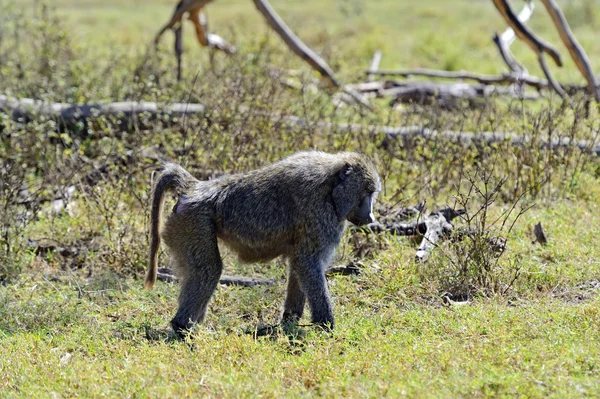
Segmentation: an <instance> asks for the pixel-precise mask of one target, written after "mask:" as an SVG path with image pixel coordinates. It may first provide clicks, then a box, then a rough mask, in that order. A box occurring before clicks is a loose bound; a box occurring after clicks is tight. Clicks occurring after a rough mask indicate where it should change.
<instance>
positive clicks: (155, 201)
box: [144, 163, 197, 289]
mask: <svg viewBox="0 0 600 399" xmlns="http://www.w3.org/2000/svg"><path fill="white" fill-rule="evenodd" d="M195 181H197V180H196V179H195V178H194V177H193V176H192V175H191V174H190V173H189V172H188V171H187V170H185V169H183V168H182V167H181V166H180V165H178V164H176V163H168V164H166V165H165V166H164V168H163V170H162V171H161V172H160V174H159V176H158V178H157V180H156V183H155V184H154V190H153V191H152V213H151V218H152V219H151V221H150V223H151V227H150V235H151V242H150V264H149V265H148V270H147V271H146V281H145V282H144V287H145V288H146V289H151V288H152V287H153V286H154V283H155V282H156V275H157V273H158V248H159V246H160V234H159V231H160V222H161V214H162V208H163V204H164V202H165V199H164V195H165V192H167V191H171V190H175V191H181V190H182V189H184V188H186V187H187V186H188V185H189V184H190V183H193V182H195Z"/></svg>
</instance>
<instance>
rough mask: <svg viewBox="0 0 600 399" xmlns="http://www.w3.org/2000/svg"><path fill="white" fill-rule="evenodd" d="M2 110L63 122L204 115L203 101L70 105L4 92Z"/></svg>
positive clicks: (17, 115)
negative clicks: (196, 102)
mask: <svg viewBox="0 0 600 399" xmlns="http://www.w3.org/2000/svg"><path fill="white" fill-rule="evenodd" d="M0 111H2V112H4V113H6V114H7V115H9V116H11V118H12V119H13V120H15V121H22V122H27V121H29V120H31V119H33V118H36V117H39V116H42V117H50V118H55V119H57V120H58V121H61V122H70V123H74V122H80V121H85V120H86V119H89V118H98V117H101V116H114V117H120V118H126V119H129V120H130V119H132V118H135V117H139V116H143V115H146V116H149V117H150V118H157V117H159V116H166V115H170V116H183V115H198V114H203V113H204V111H205V107H204V105H202V104H191V103H187V104H183V103H175V104H165V105H164V106H161V105H159V104H158V103H155V102H146V101H141V102H137V101H122V102H114V103H104V104H79V105H78V104H68V103H46V102H44V101H40V100H35V99H31V98H14V97H8V96H4V95H0Z"/></svg>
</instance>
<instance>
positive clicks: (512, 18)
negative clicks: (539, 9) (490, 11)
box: [492, 0, 567, 98]
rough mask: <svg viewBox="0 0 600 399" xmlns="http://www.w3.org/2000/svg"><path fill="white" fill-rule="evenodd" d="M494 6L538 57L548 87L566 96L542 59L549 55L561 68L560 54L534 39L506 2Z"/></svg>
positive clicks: (498, 2) (498, 1)
mask: <svg viewBox="0 0 600 399" xmlns="http://www.w3.org/2000/svg"><path fill="white" fill-rule="evenodd" d="M492 1H493V2H494V5H495V6H496V8H497V9H498V11H499V12H500V14H501V15H502V16H503V17H504V19H505V20H506V22H507V23H508V25H509V26H510V27H511V28H512V29H513V30H514V32H515V34H516V35H517V36H518V37H519V39H521V40H523V41H524V42H525V43H526V44H527V45H528V46H529V47H530V48H531V49H532V50H533V51H535V53H536V54H537V56H538V61H539V63H540V66H541V68H542V70H543V71H544V74H545V75H546V79H548V82H549V84H550V86H551V87H552V88H553V89H554V90H555V91H556V92H557V93H558V95H560V96H561V97H562V98H565V97H566V96H567V93H566V92H565V91H564V90H563V89H562V87H561V86H560V84H559V83H558V82H557V81H556V80H555V79H554V78H553V77H552V74H551V73H550V70H549V69H548V65H547V64H546V60H545V59H544V53H546V54H548V55H550V57H552V59H553V60H554V62H556V65H558V66H562V60H561V58H560V54H559V53H558V51H557V50H556V49H555V48H554V47H553V46H552V45H550V44H549V43H547V42H545V41H543V40H542V39H539V38H538V37H536V36H535V35H534V34H533V32H532V31H531V30H530V29H529V28H528V27H527V26H525V25H524V24H523V23H522V22H521V21H520V20H519V18H518V17H517V16H516V15H515V13H514V12H513V10H512V8H511V7H510V5H509V4H508V2H507V1H506V0H492Z"/></svg>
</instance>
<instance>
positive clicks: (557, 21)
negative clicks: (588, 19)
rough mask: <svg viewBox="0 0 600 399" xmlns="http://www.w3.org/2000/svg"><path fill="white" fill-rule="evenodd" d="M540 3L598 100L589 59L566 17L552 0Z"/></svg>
mask: <svg viewBox="0 0 600 399" xmlns="http://www.w3.org/2000/svg"><path fill="white" fill-rule="evenodd" d="M542 3H543V4H544V6H545V7H546V10H547V11H548V13H549V14H550V17H552V21H554V25H555V26H556V29H557V30H558V33H559V34H560V38H561V39H562V41H563V43H564V44H565V46H567V49H569V53H570V54H571V57H572V58H573V61H575V65H577V68H578V69H579V71H580V72H581V74H582V75H583V77H584V78H585V80H586V81H587V82H588V92H589V93H590V95H591V96H593V97H594V98H595V99H596V101H600V93H599V92H598V83H597V82H596V78H595V77H594V73H593V71H592V67H591V65H590V60H589V59H588V56H587V54H586V53H585V50H584V49H583V47H581V45H580V44H579V43H578V42H577V39H575V36H574V35H573V32H571V29H570V28H569V24H568V23H567V19H566V18H565V16H564V14H563V13H562V11H561V9H560V8H559V7H558V5H557V4H556V2H555V1H554V0H542Z"/></svg>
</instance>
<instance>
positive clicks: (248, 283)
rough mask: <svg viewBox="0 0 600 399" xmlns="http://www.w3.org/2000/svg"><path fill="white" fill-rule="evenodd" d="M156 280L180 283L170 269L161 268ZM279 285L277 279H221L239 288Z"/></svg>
mask: <svg viewBox="0 0 600 399" xmlns="http://www.w3.org/2000/svg"><path fill="white" fill-rule="evenodd" d="M156 278H157V279H158V280H159V281H164V282H166V283H175V282H177V281H179V279H178V278H177V276H176V275H175V273H173V270H172V269H169V268H168V267H159V268H158V273H157V276H156ZM275 283H277V280H276V279H273V278H252V277H244V276H227V275H222V276H221V278H220V279H219V284H223V285H229V286H238V287H255V286H257V285H272V284H275Z"/></svg>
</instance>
